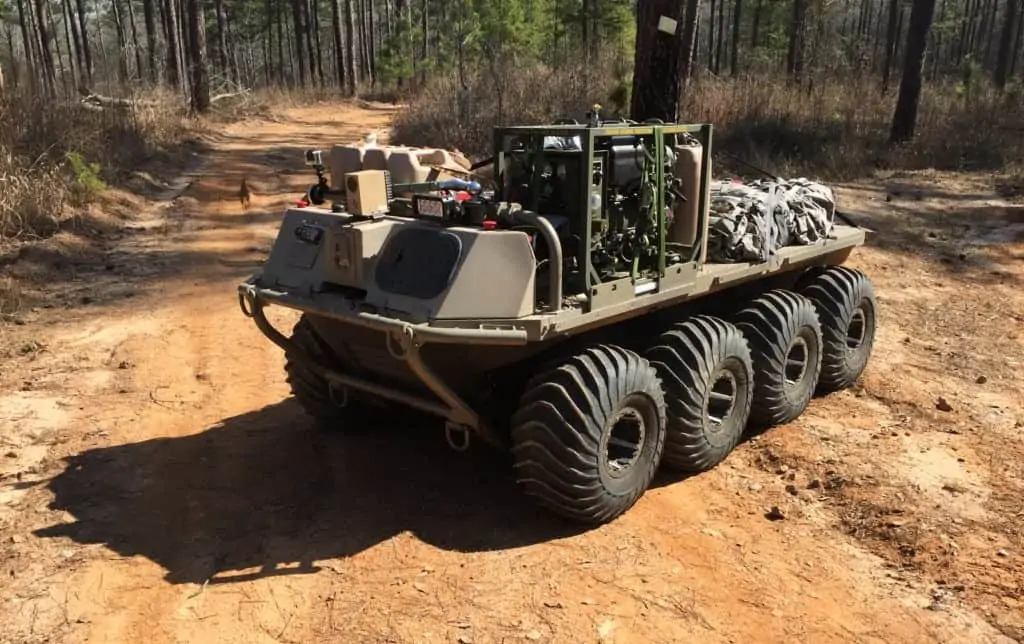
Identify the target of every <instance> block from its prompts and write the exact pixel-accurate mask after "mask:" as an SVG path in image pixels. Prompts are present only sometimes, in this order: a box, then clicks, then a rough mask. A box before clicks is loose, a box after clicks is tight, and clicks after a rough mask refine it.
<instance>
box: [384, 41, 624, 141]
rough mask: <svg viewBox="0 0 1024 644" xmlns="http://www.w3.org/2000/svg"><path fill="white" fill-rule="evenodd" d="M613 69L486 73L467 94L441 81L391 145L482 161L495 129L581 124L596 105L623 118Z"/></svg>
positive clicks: (406, 117)
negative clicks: (567, 122)
mask: <svg viewBox="0 0 1024 644" xmlns="http://www.w3.org/2000/svg"><path fill="white" fill-rule="evenodd" d="M614 67H615V61H614V60H611V59H609V60H604V61H598V62H596V63H595V64H593V65H589V66H588V65H584V64H582V63H565V64H563V66H561V67H559V68H551V67H534V68H530V69H523V68H516V67H512V66H508V67H506V68H505V69H499V70H490V69H485V70H481V71H480V72H479V73H476V74H473V75H469V76H468V77H467V79H466V87H465V89H463V88H462V87H461V85H460V83H459V81H458V79H457V78H455V77H447V78H439V79H436V80H434V81H432V82H431V83H429V84H428V85H427V87H425V88H424V90H423V91H422V92H421V93H420V94H419V95H418V96H416V97H415V98H414V99H412V100H411V101H410V104H409V108H408V109H407V110H406V111H405V112H404V113H402V114H400V115H399V116H398V117H397V118H396V120H395V124H394V129H393V131H392V134H391V139H392V141H394V142H396V143H398V144H406V145H423V146H432V147H444V148H456V149H459V150H462V151H464V152H466V153H467V154H470V155H473V156H476V157H482V156H486V155H487V154H488V153H489V151H490V147H491V128H493V127H494V126H496V125H502V124H505V125H508V124H513V123H543V122H550V121H551V120H553V119H558V118H575V119H577V120H580V121H582V120H583V119H584V118H585V114H586V112H587V111H588V110H589V109H590V108H591V106H592V105H593V104H594V103H600V104H601V105H602V108H603V109H602V113H603V114H604V115H605V116H606V117H614V116H617V115H619V114H624V113H625V109H626V108H627V107H628V106H627V105H626V104H625V102H624V95H622V94H621V88H620V86H621V85H622V82H621V81H620V80H618V79H617V78H616V77H615V75H614V73H613V71H612V70H613V69H614ZM617 89H618V90H619V91H618V92H617V91H616V90H617Z"/></svg>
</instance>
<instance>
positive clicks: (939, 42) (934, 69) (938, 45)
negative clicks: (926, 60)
mask: <svg viewBox="0 0 1024 644" xmlns="http://www.w3.org/2000/svg"><path fill="white" fill-rule="evenodd" d="M945 20H946V0H939V23H940V24H941V23H943V22H945ZM902 24H903V6H902V5H901V6H900V20H899V24H898V26H897V29H899V27H900V26H902ZM932 36H933V37H934V42H935V55H934V56H932V60H931V62H932V66H931V70H930V71H929V73H928V76H929V78H935V77H936V76H937V75H938V73H939V64H940V63H943V62H944V61H945V56H943V51H942V49H943V45H944V44H946V42H945V38H943V37H942V36H943V34H942V33H941V32H932ZM896 40H897V42H898V41H899V38H897V39H896ZM894 49H896V48H894Z"/></svg>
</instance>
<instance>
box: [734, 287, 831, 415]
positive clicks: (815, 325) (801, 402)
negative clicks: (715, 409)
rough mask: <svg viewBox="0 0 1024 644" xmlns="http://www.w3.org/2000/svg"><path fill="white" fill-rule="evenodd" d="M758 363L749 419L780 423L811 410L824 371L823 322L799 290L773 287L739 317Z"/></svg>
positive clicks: (755, 364) (755, 367)
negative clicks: (775, 289)
mask: <svg viewBox="0 0 1024 644" xmlns="http://www.w3.org/2000/svg"><path fill="white" fill-rule="evenodd" d="M736 326H737V327H738V328H739V330H740V331H742V332H743V335H744V336H746V338H747V342H748V343H749V345H750V353H751V356H752V358H753V361H754V401H753V404H752V405H751V409H750V423H751V424H752V425H756V426H759V427H771V426H773V425H781V424H784V423H788V422H789V421H791V420H793V419H794V418H796V417H797V416H799V415H800V414H802V413H803V412H804V410H805V409H807V405H808V404H809V403H810V402H811V397H812V396H813V395H814V390H815V388H816V387H817V384H818V376H819V373H820V372H821V360H822V357H821V354H822V334H821V324H820V322H819V321H818V314H817V312H816V311H815V309H814V304H813V303H812V302H811V301H810V300H809V299H807V298H806V297H804V296H803V295H799V294H797V293H793V292H791V291H784V290H777V291H769V292H768V293H765V294H764V295H762V296H761V297H759V298H757V299H756V300H754V301H753V302H752V303H751V304H750V306H748V307H746V308H745V309H743V310H742V311H740V312H739V313H738V314H737V315H736Z"/></svg>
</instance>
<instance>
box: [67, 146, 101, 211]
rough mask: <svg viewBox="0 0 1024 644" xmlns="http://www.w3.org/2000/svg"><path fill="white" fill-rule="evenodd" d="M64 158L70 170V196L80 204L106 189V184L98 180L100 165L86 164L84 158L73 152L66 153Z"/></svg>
mask: <svg viewBox="0 0 1024 644" xmlns="http://www.w3.org/2000/svg"><path fill="white" fill-rule="evenodd" d="M64 158H65V159H66V160H67V162H68V166H69V168H70V170H71V177H72V185H73V190H72V194H73V195H74V196H75V197H76V198H77V199H78V200H79V201H80V202H84V201H87V200H88V199H89V198H91V197H93V196H95V195H96V194H98V193H100V192H103V191H104V190H106V189H107V184H106V183H105V182H104V181H103V179H101V178H100V164H98V163H95V162H93V163H88V162H86V160H85V157H83V156H82V154H81V153H79V152H75V151H71V152H68V153H67V154H65V155H64Z"/></svg>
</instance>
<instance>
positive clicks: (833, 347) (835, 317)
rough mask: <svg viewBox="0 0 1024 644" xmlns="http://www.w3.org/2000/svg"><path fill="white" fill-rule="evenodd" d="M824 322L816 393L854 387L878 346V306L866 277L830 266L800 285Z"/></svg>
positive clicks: (855, 271)
mask: <svg viewBox="0 0 1024 644" xmlns="http://www.w3.org/2000/svg"><path fill="white" fill-rule="evenodd" d="M799 289H800V292H801V294H803V295H805V296H806V297H807V298H808V299H810V300H811V302H813V303H814V308H815V310H816V311H817V312H818V319H819V320H820V321H821V331H822V361H821V375H819V376H818V386H817V389H816V393H818V394H827V393H831V392H834V391H839V390H840V389H845V388H847V387H849V386H851V385H852V384H853V383H854V382H856V381H857V379H858V378H859V377H860V375H861V374H862V373H863V372H864V369H865V367H867V363H868V358H870V356H871V351H872V349H873V348H874V343H875V331H876V328H877V319H876V312H877V305H876V301H875V291H874V288H873V287H872V285H871V282H870V280H868V278H867V276H866V275H865V274H864V273H862V272H861V271H858V270H856V269H852V268H848V267H846V266H829V267H828V268H825V269H819V270H818V271H816V272H814V273H812V274H810V275H808V276H807V277H806V278H804V279H802V280H801V282H800V285H799Z"/></svg>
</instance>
